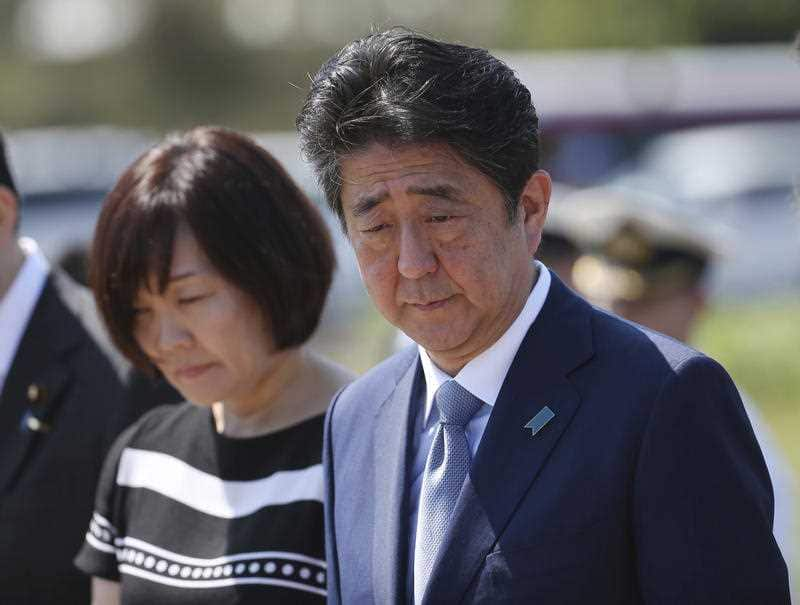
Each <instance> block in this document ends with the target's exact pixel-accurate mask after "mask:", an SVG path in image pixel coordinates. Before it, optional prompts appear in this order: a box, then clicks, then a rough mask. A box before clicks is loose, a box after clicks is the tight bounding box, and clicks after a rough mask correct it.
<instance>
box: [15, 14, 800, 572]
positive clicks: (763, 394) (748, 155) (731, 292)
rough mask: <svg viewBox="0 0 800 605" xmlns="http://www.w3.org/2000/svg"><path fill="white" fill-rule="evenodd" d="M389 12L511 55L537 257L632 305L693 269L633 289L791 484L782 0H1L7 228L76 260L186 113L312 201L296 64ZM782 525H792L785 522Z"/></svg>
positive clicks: (796, 460)
mask: <svg viewBox="0 0 800 605" xmlns="http://www.w3.org/2000/svg"><path fill="white" fill-rule="evenodd" d="M396 24H404V25H409V26H412V27H415V28H418V29H420V30H422V31H424V32H426V33H429V34H432V35H435V36H438V37H443V38H446V39H449V40H455V41H461V42H463V43H466V44H470V45H474V46H483V47H486V48H489V49H491V50H492V51H493V52H494V53H495V54H496V55H498V56H500V57H501V58H503V59H504V60H505V61H506V62H508V63H509V64H510V65H511V66H512V67H514V68H515V69H516V70H517V72H518V75H519V76H520V78H521V79H522V80H523V81H524V82H525V83H526V84H527V85H528V87H529V88H530V89H531V91H532V94H533V99H534V103H535V105H536V107H537V109H538V111H539V113H540V116H541V127H542V139H543V162H542V164H543V167H544V168H545V169H547V170H548V171H549V172H550V173H551V175H552V176H553V178H554V180H555V181H556V182H557V183H558V186H557V188H556V193H555V196H554V201H553V204H552V209H553V212H552V214H553V222H552V226H551V227H550V229H551V231H552V235H553V236H554V239H553V240H552V241H548V240H546V241H545V246H544V247H543V250H542V253H543V255H546V254H552V256H551V258H550V259H548V262H552V263H553V264H554V265H555V263H556V262H558V261H559V260H563V257H559V258H557V257H558V256H559V254H560V253H561V252H565V253H567V254H568V256H569V263H568V264H567V265H565V266H564V268H563V269H561V270H560V271H559V273H560V274H561V275H562V277H564V278H565V279H569V280H570V281H571V282H572V283H573V285H574V286H575V287H576V289H578V290H580V291H581V292H583V293H584V294H585V295H587V296H588V297H590V298H592V299H593V300H594V301H595V302H597V303H598V304H601V305H605V306H607V307H609V308H612V309H614V310H615V311H617V312H620V313H622V314H628V313H626V310H629V311H630V314H628V315H629V316H631V317H632V318H634V319H637V320H639V321H642V322H643V323H645V322H644V320H643V319H642V318H643V317H644V316H643V315H635V314H634V307H635V306H636V305H639V307H641V305H642V304H644V302H647V303H648V304H651V303H652V302H653V301H656V302H658V301H662V302H663V300H666V299H668V298H669V297H670V296H672V295H673V294H674V292H676V291H677V290H669V288H667V287H666V285H670V284H677V285H676V288H677V287H678V286H686V285H689V286H691V292H692V293H693V294H692V296H691V297H690V298H691V300H693V301H694V303H698V301H700V302H702V304H695V306H693V307H692V312H691V313H688V314H687V313H684V314H683V315H681V313H680V312H679V311H677V310H675V309H676V308H677V307H675V308H672V310H670V309H669V308H668V307H667V306H665V305H666V303H664V304H662V305H661V306H656V307H650V308H651V309H656V310H658V311H659V312H660V313H662V315H663V314H665V313H666V314H668V315H669V314H672V317H673V319H674V318H677V317H679V316H680V317H683V318H684V319H685V321H686V322H690V324H691V325H690V326H689V325H688V324H687V326H688V327H687V326H685V327H686V329H685V330H684V332H685V333H684V334H681V335H680V337H685V338H686V339H688V340H689V341H690V342H691V344H692V345H693V346H695V347H697V348H699V349H701V350H703V351H705V352H707V353H708V354H710V355H712V356H714V357H715V358H717V359H719V360H720V361H721V362H722V363H723V364H724V365H725V367H726V368H727V369H728V370H729V371H730V373H731V374H732V376H733V378H734V380H735V381H736V382H737V384H738V385H739V387H740V388H741V389H742V391H743V393H745V394H746V396H747V399H748V402H749V403H748V405H749V406H750V407H751V408H752V410H754V411H753V413H754V414H757V415H758V416H759V417H760V419H761V420H760V422H761V423H762V424H763V425H764V429H763V430H764V431H765V432H766V434H768V435H769V437H768V438H769V439H770V440H772V441H773V442H774V445H775V448H776V451H778V452H780V453H779V454H778V455H779V457H781V458H782V460H783V461H784V462H785V463H786V464H785V468H786V469H788V471H787V473H786V475H787V477H789V479H787V481H788V484H789V485H793V486H794V487H791V488H790V490H796V485H797V482H796V481H795V480H793V479H792V478H791V477H792V475H794V476H796V475H797V473H798V472H800V297H798V293H800V219H798V215H800V210H799V209H798V201H797V200H798V197H800V196H799V195H798V189H799V188H800V143H799V142H800V52H798V50H797V49H796V48H794V47H793V40H794V38H795V35H796V30H797V28H800V3H798V2H797V0H772V1H771V2H769V3H766V2H759V1H757V0H705V1H704V2H696V1H694V0H637V1H636V2H631V1H621V0H616V1H612V0H595V1H594V2H579V1H577V0H541V1H537V2H532V1H528V0H493V1H492V2H486V1H485V0H438V1H434V0H339V1H338V2H330V1H329V0H162V1H156V0H3V1H2V2H0V81H2V94H0V128H1V129H2V130H3V131H4V132H5V133H6V135H7V137H8V146H9V155H10V161H11V163H12V167H13V169H14V172H15V175H16V179H17V183H18V186H19V187H20V189H21V191H22V194H23V197H24V209H23V220H22V232H23V234H26V235H30V236H32V237H34V238H35V239H37V241H38V242H39V243H40V245H41V246H42V248H43V249H44V250H45V252H46V253H47V254H48V255H49V256H50V258H51V260H53V261H58V262H64V263H65V264H66V265H68V266H69V267H70V270H71V271H73V272H74V274H76V275H80V274H81V272H82V271H83V266H82V255H81V251H82V249H84V248H85V246H86V244H87V242H88V241H89V240H90V238H91V234H92V230H93V227H94V221H95V219H96V215H97V211H98V208H99V206H100V204H101V203H102V199H103V196H104V195H105V193H106V192H107V191H108V190H109V188H110V187H111V186H112V185H113V183H114V181H115V178H116V176H117V175H118V174H119V173H120V172H121V171H122V169H123V168H124V167H125V166H126V165H127V164H129V163H130V162H131V161H132V160H133V159H134V158H135V157H136V156H137V155H138V154H140V153H141V152H142V151H144V150H145V149H146V148H147V147H148V146H149V145H151V144H153V143H154V142H156V141H157V140H158V139H159V138H160V137H161V136H162V135H163V134H164V133H165V132H167V131H171V130H178V129H184V128H188V127H191V126H194V125H198V124H216V125H222V126H227V127H231V128H235V129H238V130H243V131H246V132H248V133H251V134H252V135H254V136H255V137H256V138H257V139H258V140H259V141H260V142H261V143H262V144H263V145H264V146H265V147H266V148H268V149H269V150H271V151H272V152H273V153H274V154H275V155H276V156H277V157H278V158H279V159H280V160H281V161H282V162H284V163H285V164H286V166H287V167H288V168H289V170H290V172H291V173H292V174H293V175H294V176H295V177H296V178H297V179H298V180H299V181H300V183H301V184H302V185H303V187H304V188H305V189H306V190H307V191H308V192H309V194H310V195H311V196H312V197H313V198H314V199H315V200H317V201H318V202H319V203H320V205H321V206H322V205H323V203H322V200H321V196H320V194H319V192H318V190H317V188H316V186H315V183H314V179H313V177H312V175H311V174H310V172H309V170H308V168H307V166H306V165H305V164H304V163H303V161H302V159H301V157H300V155H299V152H298V150H297V146H296V140H295V136H294V132H293V129H294V117H295V114H296V112H297V110H298V108H299V106H300V104H301V102H302V100H303V98H304V96H305V91H306V86H307V82H308V74H309V73H314V72H315V71H316V69H317V68H318V67H319V65H320V63H321V62H322V61H323V60H324V59H326V58H327V57H328V56H330V55H331V54H332V53H333V52H334V51H335V50H336V49H338V48H339V47H341V46H342V45H343V44H345V43H346V42H348V41H349V40H350V39H352V38H354V37H357V36H361V35H364V34H366V33H368V32H369V31H370V29H371V28H383V27H386V26H390V25H396ZM587 188H588V193H587ZM643 208H645V209H646V210H645V211H644V215H646V216H643V211H642V209H643ZM562 209H563V212H562ZM593 212H594V214H593ZM665 217H666V218H665ZM329 220H330V225H331V228H332V230H334V233H335V234H336V238H337V253H338V254H339V270H338V276H337V280H336V283H335V286H334V291H333V293H332V296H331V300H330V304H329V305H328V309H327V311H326V315H325V318H324V322H323V326H322V329H321V330H320V333H319V335H318V336H317V338H316V341H315V344H316V346H317V348H319V349H320V350H322V351H324V352H326V353H328V354H330V355H331V356H333V357H335V358H336V359H338V360H339V361H341V362H342V363H344V364H346V365H348V366H350V367H351V368H353V369H354V370H356V371H363V370H364V369H366V368H368V367H369V366H370V365H372V364H373V363H374V362H375V361H377V360H379V359H381V358H382V357H384V356H385V355H387V354H388V353H390V352H391V350H392V348H393V347H394V346H396V344H395V343H396V334H395V331H394V330H393V328H391V327H390V326H388V325H387V324H386V323H385V322H384V321H383V320H382V319H381V318H380V317H379V316H378V315H377V313H376V312H375V311H374V309H373V308H372V306H371V304H370V303H369V301H368V300H367V298H366V296H365V294H364V291H363V288H362V287H361V283H360V279H359V276H358V272H357V270H356V268H355V264H354V261H353V259H352V255H351V253H350V250H349V247H348V244H347V242H346V239H345V238H344V237H343V236H342V235H341V233H340V232H339V231H338V227H337V225H336V223H335V221H334V220H333V219H332V218H330V217H329ZM676 259H677V260H676ZM687 259H688V260H687ZM698 259H699V260H698ZM578 261H580V262H578ZM698 263H699V264H698ZM578 267H580V271H578V270H577V268H578ZM573 269H576V270H575V271H573ZM557 270H558V269H557ZM686 275H689V276H690V277H691V279H690V278H688V277H686ZM573 277H574V278H575V279H572V278H573ZM684 278H685V279H684ZM665 284H666V285H665ZM640 310H641V309H640ZM795 495H796V494H795ZM794 499H795V500H797V499H798V498H797V497H795V498H794ZM797 510H798V507H797V506H796V505H795V506H794V511H795V512H793V513H792V514H793V515H794V518H795V519H796V518H797V512H796V511H797ZM787 531H790V532H793V536H794V541H795V542H797V541H798V540H800V535H798V533H800V523H794V526H793V528H792V529H790V530H787ZM794 550H795V551H796V550H797V549H796V548H795V549H794ZM797 554H800V553H797ZM797 554H792V555H791V556H790V557H789V558H790V562H791V564H792V565H793V566H795V570H794V571H793V575H794V584H795V586H797V582H798V580H797V578H798V576H800V567H798V565H800V563H799V562H798V558H800V557H798V556H797Z"/></svg>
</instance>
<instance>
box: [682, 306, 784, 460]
mask: <svg viewBox="0 0 800 605" xmlns="http://www.w3.org/2000/svg"><path fill="white" fill-rule="evenodd" d="M695 344H696V346H697V347H698V348H699V349H700V350H702V351H704V352H705V353H707V354H709V355H710V356H711V357H714V358H715V359H716V360H718V361H719V362H720V363H721V364H722V365H723V366H725V368H726V369H727V370H728V372H729V373H730V375H731V376H732V377H733V379H734V381H735V382H736V383H737V384H738V385H739V387H740V388H742V389H743V390H744V391H745V392H746V393H747V394H748V396H749V397H750V398H751V399H752V400H753V403H755V404H756V405H757V406H758V408H759V409H760V410H761V411H762V412H763V414H764V417H765V419H766V420H767V422H768V423H769V425H770V426H771V427H772V428H773V430H774V431H775V434H776V437H777V438H778V441H779V442H780V444H781V446H782V447H783V448H784V450H785V452H786V454H787V456H788V457H789V459H790V461H791V462H792V464H793V466H794V468H795V470H796V471H798V472H800V438H799V436H800V301H798V299H797V297H795V298H794V299H779V300H767V301H764V300H760V301H758V302H757V303H752V304H747V305H731V306H724V307H719V308H716V309H713V310H712V311H711V312H709V313H708V315H707V316H706V317H705V318H704V319H703V321H702V322H701V324H700V326H699V328H698V330H697V333H696V338H695Z"/></svg>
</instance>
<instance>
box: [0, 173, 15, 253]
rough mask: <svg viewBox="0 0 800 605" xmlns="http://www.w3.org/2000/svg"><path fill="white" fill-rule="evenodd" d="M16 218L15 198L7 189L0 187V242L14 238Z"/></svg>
mask: <svg viewBox="0 0 800 605" xmlns="http://www.w3.org/2000/svg"><path fill="white" fill-rule="evenodd" d="M18 216H19V206H18V203H17V196H16V195H14V192H13V191H11V189H9V188H8V187H3V186H2V185H0V240H2V241H5V240H7V239H9V238H11V237H13V236H14V234H15V233H16V230H17V217H18Z"/></svg>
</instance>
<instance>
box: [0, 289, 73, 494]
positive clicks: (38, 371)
mask: <svg viewBox="0 0 800 605" xmlns="http://www.w3.org/2000/svg"><path fill="white" fill-rule="evenodd" d="M60 288H61V285H60V284H59V285H58V287H57V285H56V282H54V280H53V278H52V276H51V277H48V279H47V281H46V283H45V286H44V288H43V290H42V294H41V296H40V297H39V300H38V302H37V303H36V307H35V308H34V310H33V314H32V315H31V318H30V321H29V322H28V326H27V328H26V330H25V333H24V334H23V336H22V339H21V340H20V344H19V347H18V348H17V351H16V354H15V357H14V361H13V363H12V365H11V368H10V371H9V374H8V376H7V378H6V382H5V385H4V386H3V391H2V394H0V490H2V489H7V488H9V487H10V485H11V484H12V483H13V481H14V479H15V478H16V477H17V476H18V474H19V472H20V470H21V467H22V465H23V463H24V461H25V460H26V459H27V456H28V452H29V451H30V450H31V448H33V447H34V445H35V444H36V443H37V442H39V441H40V440H42V439H46V438H47V434H46V431H47V427H48V426H50V424H51V421H52V419H53V417H54V416H55V413H56V410H57V409H58V407H59V405H60V404H61V402H62V401H63V396H64V394H65V392H66V390H67V387H68V385H69V383H70V382H71V380H72V371H71V369H70V363H69V361H70V360H69V358H70V356H71V354H72V353H73V352H74V350H75V349H76V348H77V347H79V346H80V345H81V344H82V342H83V338H84V336H83V334H82V331H81V329H80V324H79V323H78V321H77V320H76V319H75V317H74V316H73V315H72V313H71V312H70V311H69V310H68V309H67V308H66V306H65V305H64V303H63V302H62V300H61V297H60ZM32 419H33V420H32Z"/></svg>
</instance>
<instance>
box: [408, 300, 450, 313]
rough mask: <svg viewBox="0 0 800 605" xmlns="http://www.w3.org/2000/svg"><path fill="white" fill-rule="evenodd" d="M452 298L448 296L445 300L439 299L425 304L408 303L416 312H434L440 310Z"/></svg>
mask: <svg viewBox="0 0 800 605" xmlns="http://www.w3.org/2000/svg"><path fill="white" fill-rule="evenodd" d="M452 298H453V297H452V296H448V297H446V298H440V299H438V300H432V301H430V302H426V303H410V304H411V306H412V307H414V308H415V309H417V310H418V311H435V310H437V309H441V308H442V307H444V306H445V305H446V304H447V303H449V302H450V300H451V299H452Z"/></svg>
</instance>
